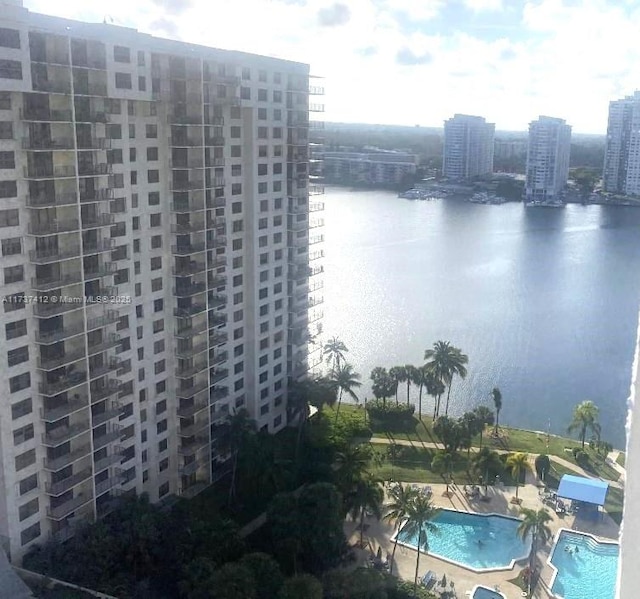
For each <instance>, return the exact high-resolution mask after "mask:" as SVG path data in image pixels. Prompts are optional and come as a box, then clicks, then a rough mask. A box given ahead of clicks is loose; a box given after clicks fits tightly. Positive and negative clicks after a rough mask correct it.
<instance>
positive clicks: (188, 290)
mask: <svg viewBox="0 0 640 599" xmlns="http://www.w3.org/2000/svg"><path fill="white" fill-rule="evenodd" d="M206 290H207V286H206V284H205V283H190V284H187V285H178V286H177V287H174V289H173V295H175V296H176V297H190V296H192V295H197V294H198V293H204V292H205V291H206Z"/></svg>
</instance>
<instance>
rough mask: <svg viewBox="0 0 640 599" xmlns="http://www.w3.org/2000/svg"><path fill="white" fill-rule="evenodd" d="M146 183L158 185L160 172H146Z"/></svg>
mask: <svg viewBox="0 0 640 599" xmlns="http://www.w3.org/2000/svg"><path fill="white" fill-rule="evenodd" d="M147 181H149V183H158V181H160V171H159V170H156V169H154V170H150V171H147Z"/></svg>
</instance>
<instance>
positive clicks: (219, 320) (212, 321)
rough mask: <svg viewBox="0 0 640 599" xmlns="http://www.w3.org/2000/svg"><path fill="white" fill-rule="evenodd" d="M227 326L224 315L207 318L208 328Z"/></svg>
mask: <svg viewBox="0 0 640 599" xmlns="http://www.w3.org/2000/svg"><path fill="white" fill-rule="evenodd" d="M225 324H227V315H226V314H214V315H213V316H211V315H210V316H209V328H213V327H220V326H224V325H225Z"/></svg>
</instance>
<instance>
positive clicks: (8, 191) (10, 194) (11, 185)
mask: <svg viewBox="0 0 640 599" xmlns="http://www.w3.org/2000/svg"><path fill="white" fill-rule="evenodd" d="M17 195H18V185H17V182H16V181H0V198H15V197H16V196H17Z"/></svg>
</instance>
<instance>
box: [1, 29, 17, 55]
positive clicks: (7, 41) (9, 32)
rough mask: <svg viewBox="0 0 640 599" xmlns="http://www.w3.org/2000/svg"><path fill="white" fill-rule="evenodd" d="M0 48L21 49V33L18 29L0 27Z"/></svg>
mask: <svg viewBox="0 0 640 599" xmlns="http://www.w3.org/2000/svg"><path fill="white" fill-rule="evenodd" d="M0 46H2V47H3V48H15V49H16V50H18V49H20V32H19V31H18V30H17V29H7V28H6V27H0Z"/></svg>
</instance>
